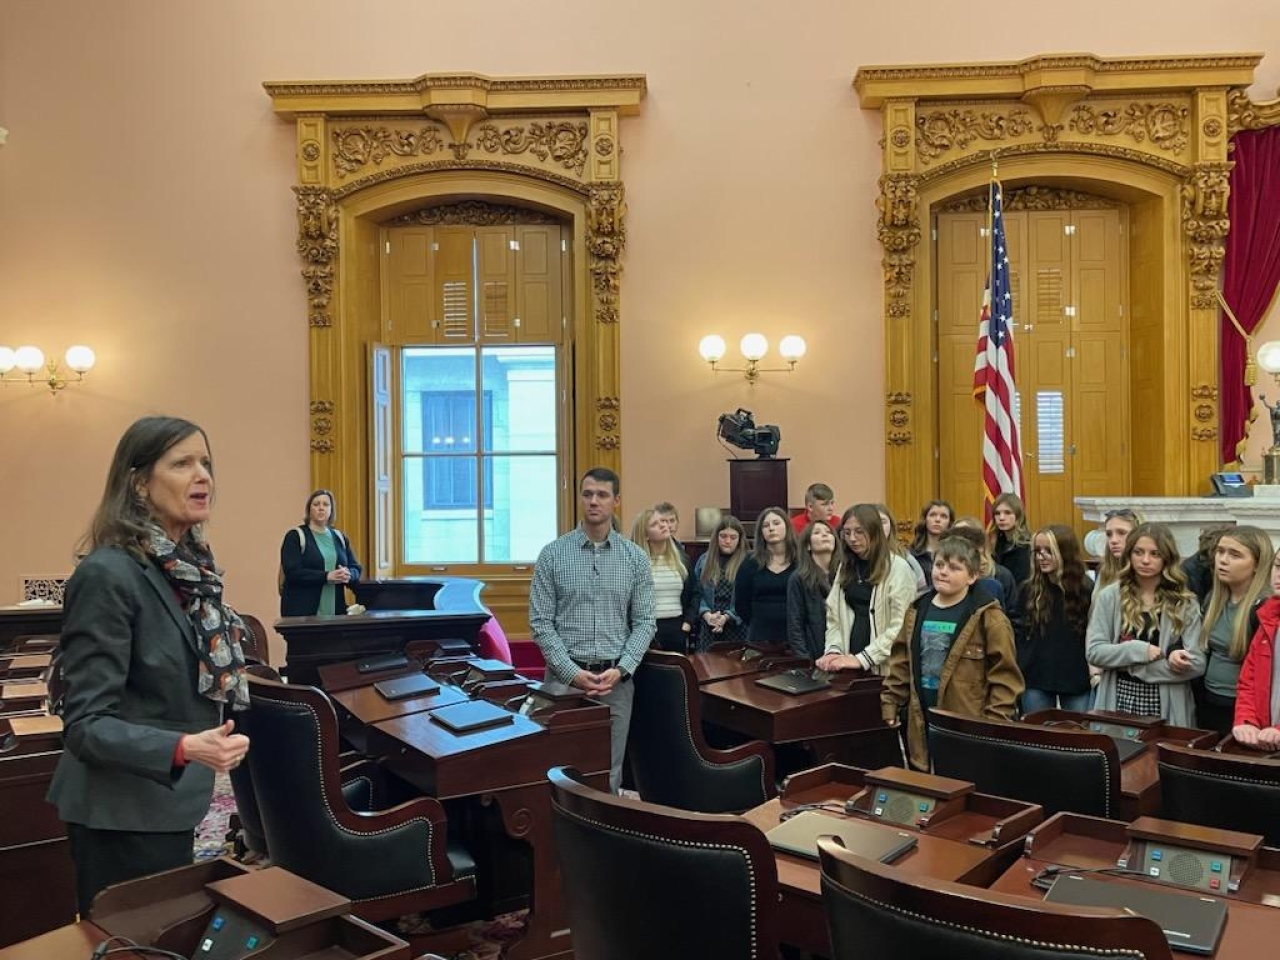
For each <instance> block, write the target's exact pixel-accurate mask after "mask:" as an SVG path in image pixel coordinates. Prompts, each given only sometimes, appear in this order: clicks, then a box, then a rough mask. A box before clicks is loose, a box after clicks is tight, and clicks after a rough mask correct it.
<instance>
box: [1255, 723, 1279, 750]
mask: <svg viewBox="0 0 1280 960" xmlns="http://www.w3.org/2000/svg"><path fill="white" fill-rule="evenodd" d="M1258 745H1259V746H1261V747H1262V749H1264V750H1280V727H1263V728H1262V729H1261V730H1259V731H1258Z"/></svg>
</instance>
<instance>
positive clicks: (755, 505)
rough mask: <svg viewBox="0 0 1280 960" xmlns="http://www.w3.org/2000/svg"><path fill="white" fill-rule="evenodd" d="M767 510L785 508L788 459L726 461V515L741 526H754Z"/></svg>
mask: <svg viewBox="0 0 1280 960" xmlns="http://www.w3.org/2000/svg"><path fill="white" fill-rule="evenodd" d="M767 507H781V508H782V510H783V512H784V513H786V514H787V515H788V516H790V511H789V510H788V508H787V458H786V457H769V458H767V459H764V458H759V459H755V460H746V459H743V460H738V459H733V460H730V461H729V512H730V513H731V514H733V515H734V516H735V517H737V518H738V519H739V520H741V521H742V522H743V523H754V522H755V519H756V517H758V516H760V512H761V511H762V510H764V509H765V508H767Z"/></svg>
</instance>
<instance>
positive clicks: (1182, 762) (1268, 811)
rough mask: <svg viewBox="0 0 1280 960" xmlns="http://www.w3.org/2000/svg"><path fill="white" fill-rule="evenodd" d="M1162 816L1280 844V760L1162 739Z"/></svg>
mask: <svg viewBox="0 0 1280 960" xmlns="http://www.w3.org/2000/svg"><path fill="white" fill-rule="evenodd" d="M1156 766H1157V768H1158V769H1159V771H1160V816H1161V817H1163V818H1164V819H1165V820H1177V821H1180V822H1182V823H1198V824H1201V825H1202V826H1206V827H1219V828H1220V829H1223V830H1237V831H1240V832H1241V833H1256V834H1259V835H1260V836H1261V837H1262V838H1263V840H1264V842H1265V843H1266V844H1267V846H1272V847H1274V846H1280V760H1263V759H1253V758H1251V757H1247V756H1242V755H1241V754H1223V753H1214V752H1212V751H1207V750H1193V749H1191V748H1189V747H1181V746H1174V745H1172V744H1164V743H1162V744H1160V746H1159V753H1158V754H1157V755H1156Z"/></svg>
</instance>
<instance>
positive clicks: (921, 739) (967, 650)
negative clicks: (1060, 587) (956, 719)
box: [880, 537, 1024, 771]
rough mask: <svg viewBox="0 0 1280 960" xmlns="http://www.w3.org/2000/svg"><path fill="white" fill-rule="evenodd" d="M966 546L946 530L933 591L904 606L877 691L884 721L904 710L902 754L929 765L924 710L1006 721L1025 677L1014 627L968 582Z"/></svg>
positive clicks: (970, 567)
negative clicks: (903, 616) (903, 747)
mask: <svg viewBox="0 0 1280 960" xmlns="http://www.w3.org/2000/svg"><path fill="white" fill-rule="evenodd" d="M978 571H979V560H978V554H977V551H976V550H974V548H973V545H972V544H970V543H968V542H967V541H965V540H961V539H960V538H959V537H948V538H946V539H945V540H943V541H942V543H941V545H940V546H939V547H938V551H937V553H936V554H935V555H934V560H933V590H931V591H930V592H928V593H926V594H924V596H922V597H920V599H919V600H917V601H916V602H915V604H914V605H913V606H912V607H911V609H909V610H908V611H907V617H906V620H905V621H903V624H902V630H901V631H900V632H899V633H898V636H897V639H895V640H894V642H893V650H892V652H891V653H890V654H889V664H888V668H889V669H888V672H887V674H886V675H885V678H884V686H883V687H882V688H881V693H880V708H881V715H882V716H883V717H884V721H885V723H887V724H889V725H890V726H897V725H898V723H899V722H900V717H901V712H902V708H903V707H904V706H905V707H906V708H907V709H906V714H907V716H906V724H907V729H906V734H907V759H908V760H909V761H910V763H911V766H912V767H914V768H915V769H917V770H924V771H928V769H929V740H928V720H927V715H928V710H929V709H930V708H931V707H937V708H938V709H940V710H950V711H953V712H955V713H961V714H965V715H967V716H971V717H979V718H985V719H993V720H1012V719H1013V718H1014V716H1015V713H1016V705H1017V702H1018V697H1019V696H1020V695H1021V694H1022V690H1023V687H1024V683H1023V680H1022V671H1021V670H1019V669H1018V655H1017V650H1016V647H1015V645H1014V640H1013V627H1012V626H1010V624H1009V618H1008V617H1007V616H1005V614H1004V611H1003V610H1001V609H1000V604H999V603H997V602H996V600H995V598H994V597H992V596H991V595H990V594H989V593H987V592H986V591H985V590H983V589H981V588H975V587H974V583H975V582H976V581H977V579H978Z"/></svg>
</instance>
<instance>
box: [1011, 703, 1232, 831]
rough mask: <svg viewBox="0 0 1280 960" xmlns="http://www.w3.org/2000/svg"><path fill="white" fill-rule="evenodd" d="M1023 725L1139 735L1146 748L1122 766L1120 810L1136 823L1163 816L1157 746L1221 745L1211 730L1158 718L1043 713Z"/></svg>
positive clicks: (1028, 717) (1124, 817) (1031, 715)
mask: <svg viewBox="0 0 1280 960" xmlns="http://www.w3.org/2000/svg"><path fill="white" fill-rule="evenodd" d="M1022 722H1023V723H1027V724H1032V725H1039V726H1058V727H1061V726H1068V727H1070V726H1076V727H1078V728H1079V729H1081V730H1087V731H1091V732H1098V731H1099V730H1101V731H1104V732H1105V730H1106V728H1107V727H1108V726H1122V727H1124V728H1125V730H1126V731H1128V730H1133V731H1135V732H1136V738H1137V739H1139V740H1141V741H1142V742H1143V743H1145V744H1147V745H1148V746H1147V749H1145V750H1143V751H1142V752H1141V753H1140V754H1138V755H1137V756H1135V757H1130V758H1129V759H1128V760H1127V761H1125V762H1124V763H1122V764H1121V765H1120V808H1119V815H1120V818H1121V819H1122V820H1136V819H1137V818H1138V817H1142V816H1153V815H1155V814H1157V813H1159V812H1160V771H1159V769H1158V768H1157V765H1156V754H1157V750H1156V744H1158V743H1173V744H1177V745H1179V746H1184V747H1198V748H1202V749H1209V748H1211V747H1213V746H1214V745H1215V744H1216V743H1217V742H1218V739H1219V738H1218V735H1217V734H1216V733H1214V732H1213V731H1212V730H1197V729H1194V728H1191V727H1175V726H1173V725H1171V724H1167V723H1165V722H1164V721H1163V720H1160V719H1159V718H1157V717H1130V716H1128V715H1126V714H1123V713H1111V712H1109V711H1103V710H1098V711H1091V712H1089V713H1078V712H1075V711H1072V710H1040V711H1037V712H1036V713H1029V714H1027V715H1026V716H1025V717H1023V718H1022Z"/></svg>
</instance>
